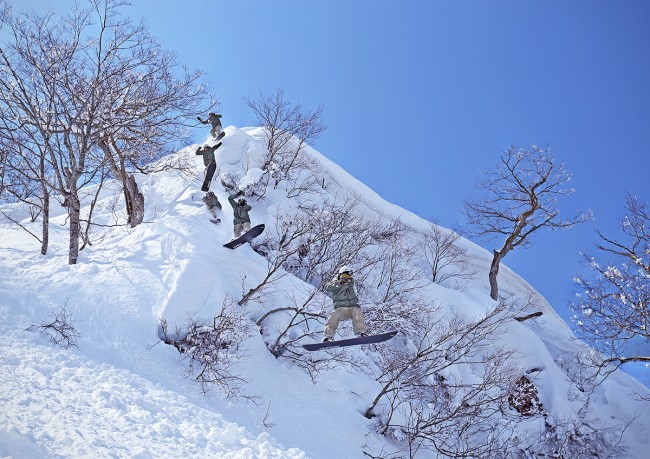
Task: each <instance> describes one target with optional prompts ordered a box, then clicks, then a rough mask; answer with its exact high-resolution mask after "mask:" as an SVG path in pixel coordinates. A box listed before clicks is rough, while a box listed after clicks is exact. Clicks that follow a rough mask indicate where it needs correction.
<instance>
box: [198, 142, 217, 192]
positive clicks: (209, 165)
mask: <svg viewBox="0 0 650 459" xmlns="http://www.w3.org/2000/svg"><path fill="white" fill-rule="evenodd" d="M220 146H221V142H219V143H218V144H216V145H213V146H210V145H203V146H202V147H199V148H198V149H197V150H196V154H197V155H201V156H203V165H204V166H205V179H204V180H203V186H202V187H201V191H208V190H209V189H210V182H211V181H212V176H213V175H214V172H215V171H216V170H217V162H216V160H215V157H214V152H215V151H217V148H219V147H220Z"/></svg>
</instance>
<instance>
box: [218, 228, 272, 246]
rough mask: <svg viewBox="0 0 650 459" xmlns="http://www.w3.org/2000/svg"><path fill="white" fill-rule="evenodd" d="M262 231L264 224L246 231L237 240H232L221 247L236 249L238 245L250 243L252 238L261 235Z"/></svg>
mask: <svg viewBox="0 0 650 459" xmlns="http://www.w3.org/2000/svg"><path fill="white" fill-rule="evenodd" d="M262 231H264V224H262V225H257V226H254V227H252V228H251V229H249V230H248V231H246V232H245V233H244V234H242V235H241V236H239V237H238V238H237V239H233V240H232V241H230V242H228V243H226V244H224V245H223V246H224V247H228V248H229V249H236V248H237V247H239V246H240V245H242V244H246V243H247V242H250V241H252V240H253V239H254V238H256V237H257V236H259V235H260V234H262Z"/></svg>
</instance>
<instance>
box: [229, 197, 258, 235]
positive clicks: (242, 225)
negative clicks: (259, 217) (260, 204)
mask: <svg viewBox="0 0 650 459" xmlns="http://www.w3.org/2000/svg"><path fill="white" fill-rule="evenodd" d="M241 195H242V192H241V191H239V192H238V193H235V194H231V195H230V196H228V202H229V203H230V205H231V206H232V209H233V224H234V233H235V239H237V238H238V237H239V236H241V235H242V231H243V232H244V233H245V232H246V231H248V230H250V229H251V218H250V216H249V215H248V212H250V210H251V209H252V207H251V206H249V205H248V204H247V203H246V200H245V199H244V198H240V199H239V200H238V201H235V198H236V197H238V196H241Z"/></svg>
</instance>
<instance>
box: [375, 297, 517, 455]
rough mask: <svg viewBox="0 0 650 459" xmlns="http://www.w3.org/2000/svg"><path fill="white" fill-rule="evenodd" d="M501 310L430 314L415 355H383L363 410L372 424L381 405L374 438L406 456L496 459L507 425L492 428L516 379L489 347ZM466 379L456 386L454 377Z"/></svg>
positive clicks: (402, 350) (411, 350) (503, 355)
mask: <svg viewBox="0 0 650 459" xmlns="http://www.w3.org/2000/svg"><path fill="white" fill-rule="evenodd" d="M507 309H508V308H506V307H505V306H504V305H503V304H499V305H497V307H496V308H494V309H493V310H491V311H489V312H488V313H487V314H485V315H484V316H482V317H479V318H476V319H468V318H464V317H461V316H459V315H454V316H453V317H446V316H445V318H444V319H434V318H436V317H440V316H441V314H439V313H438V314H436V312H435V311H433V312H432V313H431V314H430V315H429V320H428V323H427V324H426V325H424V326H423V328H422V330H421V333H420V336H418V337H413V339H414V343H415V347H410V346H400V347H396V348H394V349H390V348H387V349H385V351H384V353H383V355H384V357H383V359H384V361H383V363H382V366H383V371H382V373H381V374H380V375H379V377H378V378H377V380H378V382H380V384H381V385H382V388H381V390H380V391H379V393H378V394H377V396H376V397H375V399H374V400H373V401H372V403H371V404H370V406H369V407H368V409H367V410H366V413H365V415H366V417H374V416H376V415H377V414H378V413H377V412H376V411H377V409H378V407H379V406H380V405H379V404H380V402H382V410H381V411H383V414H381V416H380V418H379V421H378V422H379V428H380V432H381V433H383V434H391V435H392V436H394V437H395V438H396V439H398V440H400V441H401V442H402V443H404V444H406V445H407V446H408V448H409V452H410V457H413V456H414V453H415V452H417V451H418V450H421V449H426V450H435V451H437V452H439V453H441V454H444V455H446V457H496V456H494V455H493V454H492V453H493V452H495V451H499V450H503V448H505V447H506V445H507V443H508V439H509V435H510V434H509V430H508V429H507V428H506V427H507V422H503V423H495V422H494V417H495V416H499V417H501V416H502V414H503V412H504V411H505V410H506V409H507V406H508V395H509V393H510V388H511V386H512V384H513V382H514V381H515V378H516V375H517V374H518V372H517V370H516V368H514V367H513V366H512V365H511V364H509V363H508V361H509V360H510V358H511V356H512V354H513V351H512V350H509V349H505V348H500V347H499V346H497V345H495V344H494V340H495V339H496V338H497V337H498V336H499V335H500V334H502V333H503V329H502V323H503V319H504V318H505V315H506V311H507ZM458 371H460V372H461V373H462V374H472V377H471V378H460V377H458V376H457V372H458Z"/></svg>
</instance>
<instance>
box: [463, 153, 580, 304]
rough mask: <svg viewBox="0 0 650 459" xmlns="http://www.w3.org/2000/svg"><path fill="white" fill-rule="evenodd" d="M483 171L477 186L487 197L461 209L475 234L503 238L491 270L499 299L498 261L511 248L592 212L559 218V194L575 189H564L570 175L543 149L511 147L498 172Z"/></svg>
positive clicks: (492, 289)
mask: <svg viewBox="0 0 650 459" xmlns="http://www.w3.org/2000/svg"><path fill="white" fill-rule="evenodd" d="M482 174H483V178H482V179H481V181H480V182H479V184H478V186H479V188H481V189H482V190H484V191H485V193H486V195H485V197H483V198H481V199H478V200H469V201H466V202H465V212H466V215H467V221H468V224H469V226H470V229H471V231H472V233H473V234H476V235H478V236H488V237H490V238H495V237H498V236H503V237H505V241H504V242H503V245H502V246H501V248H499V249H497V250H494V251H493V258H492V264H491V266H490V272H489V281H490V297H492V299H494V300H497V299H498V297H499V286H498V282H497V275H498V273H499V265H500V263H501V260H503V258H504V257H505V256H506V255H507V254H508V253H509V252H510V251H512V250H514V249H517V248H519V247H521V248H523V247H526V246H527V245H529V244H530V243H531V241H532V236H533V234H534V233H537V232H538V231H539V230H540V229H542V228H548V229H552V230H555V229H564V228H571V227H572V226H573V225H575V224H577V223H581V222H584V221H586V220H587V219H589V218H590V214H589V213H577V214H576V215H574V216H572V217H569V218H562V216H561V212H560V208H559V205H558V198H560V197H562V196H566V195H568V194H570V193H572V192H573V189H571V188H568V187H567V183H568V182H569V180H570V179H571V176H570V174H569V173H567V172H566V171H565V170H564V165H563V164H559V163H557V162H556V160H555V159H553V158H552V157H550V156H549V151H548V149H547V148H540V147H536V146H533V147H531V148H529V149H524V148H517V147H510V148H509V149H508V151H507V152H506V153H505V154H504V155H502V156H501V159H500V161H499V163H498V166H497V169H496V170H494V171H483V172H482Z"/></svg>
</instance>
